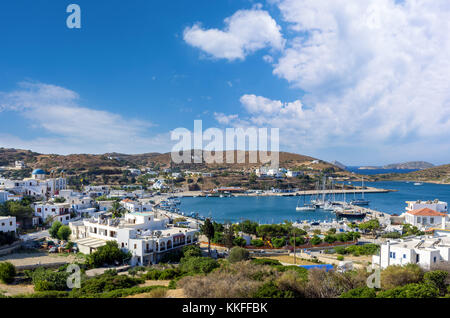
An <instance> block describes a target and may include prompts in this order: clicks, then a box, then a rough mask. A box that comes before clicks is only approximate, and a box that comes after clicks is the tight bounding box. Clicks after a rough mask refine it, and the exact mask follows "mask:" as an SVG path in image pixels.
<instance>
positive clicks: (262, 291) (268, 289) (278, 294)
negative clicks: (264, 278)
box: [253, 281, 293, 298]
mask: <svg viewBox="0 0 450 318" xmlns="http://www.w3.org/2000/svg"><path fill="white" fill-rule="evenodd" d="M253 297H254V298H293V294H292V292H285V291H282V290H280V289H279V288H278V286H277V285H276V284H275V283H274V282H272V281H270V282H267V283H265V284H264V285H262V286H261V287H260V288H259V289H258V290H257V291H256V292H255V293H254V294H253Z"/></svg>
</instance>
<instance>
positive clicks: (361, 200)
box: [350, 178, 370, 205]
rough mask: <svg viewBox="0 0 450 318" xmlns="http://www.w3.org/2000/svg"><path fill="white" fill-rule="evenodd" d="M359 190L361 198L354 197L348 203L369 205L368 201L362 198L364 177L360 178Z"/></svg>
mask: <svg viewBox="0 0 450 318" xmlns="http://www.w3.org/2000/svg"><path fill="white" fill-rule="evenodd" d="M361 190H362V192H361V193H362V198H361V199H356V198H355V199H354V200H352V201H350V204H352V205H369V203H370V201H369V200H366V199H364V178H362V179H361Z"/></svg>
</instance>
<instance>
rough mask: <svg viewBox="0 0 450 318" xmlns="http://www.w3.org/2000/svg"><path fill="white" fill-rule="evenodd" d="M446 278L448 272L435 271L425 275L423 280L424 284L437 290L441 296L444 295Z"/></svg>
mask: <svg viewBox="0 0 450 318" xmlns="http://www.w3.org/2000/svg"><path fill="white" fill-rule="evenodd" d="M447 276H448V272H446V271H442V270H436V271H431V272H427V273H425V275H424V276H423V280H424V282H425V283H427V284H430V285H431V286H433V287H435V288H437V289H438V290H439V293H440V294H441V295H443V294H445V292H446V289H447V283H446V280H447Z"/></svg>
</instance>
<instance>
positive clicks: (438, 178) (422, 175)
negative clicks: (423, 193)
mask: <svg viewBox="0 0 450 318" xmlns="http://www.w3.org/2000/svg"><path fill="white" fill-rule="evenodd" d="M373 179H374V180H408V181H423V182H435V183H446V184H450V164H447V165H442V166H436V167H433V168H428V169H423V170H419V171H413V172H408V173H388V174H380V175H377V176H375V177H374V178H373Z"/></svg>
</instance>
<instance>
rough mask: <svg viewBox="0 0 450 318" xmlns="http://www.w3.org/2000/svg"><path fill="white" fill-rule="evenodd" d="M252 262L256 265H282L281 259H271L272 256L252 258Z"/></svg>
mask: <svg viewBox="0 0 450 318" xmlns="http://www.w3.org/2000/svg"><path fill="white" fill-rule="evenodd" d="M252 263H253V264H256V265H270V266H274V265H281V263H280V261H279V260H276V259H270V258H254V259H252Z"/></svg>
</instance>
